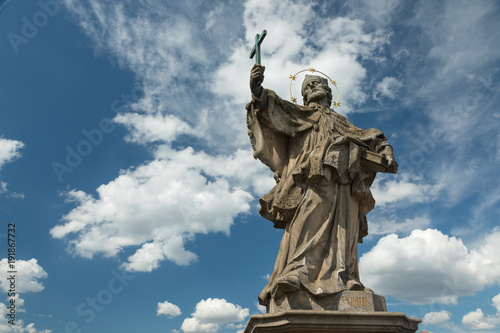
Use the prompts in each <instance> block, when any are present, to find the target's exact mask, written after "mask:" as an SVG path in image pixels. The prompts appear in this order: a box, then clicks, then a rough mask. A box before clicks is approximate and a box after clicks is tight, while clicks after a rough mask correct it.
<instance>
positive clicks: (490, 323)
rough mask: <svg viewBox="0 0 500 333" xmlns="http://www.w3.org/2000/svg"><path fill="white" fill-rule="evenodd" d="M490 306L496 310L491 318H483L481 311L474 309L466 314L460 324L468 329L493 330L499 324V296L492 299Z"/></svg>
mask: <svg viewBox="0 0 500 333" xmlns="http://www.w3.org/2000/svg"><path fill="white" fill-rule="evenodd" d="M492 305H493V306H494V307H495V308H496V310H497V313H496V314H495V315H492V316H486V317H485V316H484V313H483V310H481V309H476V311H472V312H469V313H467V314H466V315H465V316H463V318H462V324H463V325H464V326H465V327H466V328H469V329H473V330H484V329H493V328H496V327H497V325H499V324H500V294H498V295H496V296H495V297H493V299H492Z"/></svg>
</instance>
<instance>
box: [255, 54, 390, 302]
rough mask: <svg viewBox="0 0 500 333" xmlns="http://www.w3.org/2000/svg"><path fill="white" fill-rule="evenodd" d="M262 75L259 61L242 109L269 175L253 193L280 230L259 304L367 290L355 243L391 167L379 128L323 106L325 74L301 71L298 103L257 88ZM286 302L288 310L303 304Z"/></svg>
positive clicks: (327, 99)
mask: <svg viewBox="0 0 500 333" xmlns="http://www.w3.org/2000/svg"><path fill="white" fill-rule="evenodd" d="M263 81H264V67H263V66H261V65H258V64H256V65H254V66H253V68H252V70H251V75H250V89H251V92H252V101H251V102H250V103H249V104H248V105H247V107H246V109H247V111H248V113H247V124H248V129H249V131H248V133H249V136H250V141H251V143H252V148H253V150H254V157H255V158H259V159H260V160H261V161H262V162H263V163H264V164H266V165H267V166H269V168H271V170H272V171H273V172H274V178H275V180H276V186H275V187H274V188H273V189H272V190H271V191H270V192H269V193H268V194H266V195H264V196H263V197H262V198H261V199H260V203H261V210H260V214H261V215H262V216H263V217H265V218H266V219H268V220H270V221H272V222H273V223H274V226H275V227H276V228H281V229H285V231H284V235H283V239H282V241H281V245H280V249H279V253H278V257H277V259H276V264H275V266H274V271H273V273H272V275H271V278H270V280H269V283H268V284H267V285H266V287H265V288H264V290H263V291H262V292H261V293H260V295H259V303H260V304H262V305H265V306H267V309H268V312H274V311H278V310H273V309H282V307H281V308H280V304H282V303H283V300H284V299H285V298H286V297H289V296H290V295H292V294H293V293H297V292H299V291H300V292H301V293H300V295H299V296H298V297H299V298H304V297H306V298H307V297H310V298H314V299H325V297H326V296H329V295H333V294H335V293H338V292H341V291H346V290H353V291H368V292H371V290H369V289H368V288H365V287H364V286H363V284H362V283H361V281H360V279H359V272H358V254H357V243H358V242H362V239H363V237H364V236H366V235H367V234H368V226H367V220H366V214H368V212H370V211H371V210H372V209H373V207H374V205H375V200H374V199H373V196H372V194H371V192H370V185H371V184H372V182H373V180H374V178H375V174H376V172H396V170H397V163H396V162H395V161H394V157H393V152H392V147H391V146H390V145H389V144H388V143H387V140H386V138H385V136H384V134H383V133H382V132H381V131H379V130H377V129H368V130H363V129H360V128H358V127H356V126H354V125H352V124H351V123H350V122H349V121H348V120H347V118H346V117H344V116H342V115H340V114H338V113H336V112H335V111H333V110H332V109H330V105H331V102H332V90H331V89H330V87H329V86H328V81H327V80H326V79H324V78H322V77H320V76H315V75H306V78H305V79H304V82H303V84H302V95H303V98H304V106H298V105H296V104H294V103H291V102H288V101H285V100H283V99H281V98H280V97H279V96H278V95H276V93H275V92H273V91H272V90H268V89H264V88H262V86H261V84H262V82H263ZM318 302H319V301H318ZM288 303H290V304H289V305H288V307H289V308H302V305H300V304H308V303H307V300H306V301H305V303H304V301H303V300H301V299H299V300H298V301H297V302H295V303H294V302H291V301H289V302H288ZM288 303H287V304H288ZM293 304H298V305H293Z"/></svg>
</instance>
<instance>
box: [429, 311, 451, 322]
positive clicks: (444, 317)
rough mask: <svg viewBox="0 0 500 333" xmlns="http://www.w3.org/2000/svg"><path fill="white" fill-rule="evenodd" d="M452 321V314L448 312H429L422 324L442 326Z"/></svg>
mask: <svg viewBox="0 0 500 333" xmlns="http://www.w3.org/2000/svg"><path fill="white" fill-rule="evenodd" d="M450 319H451V313H450V312H449V311H446V310H443V311H440V312H428V313H426V314H425V316H424V318H423V319H422V323H423V324H425V325H441V324H443V323H445V322H447V321H449V320H450Z"/></svg>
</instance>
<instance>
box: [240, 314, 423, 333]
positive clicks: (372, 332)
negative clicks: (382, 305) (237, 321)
mask: <svg viewBox="0 0 500 333" xmlns="http://www.w3.org/2000/svg"><path fill="white" fill-rule="evenodd" d="M420 322H421V320H420V319H416V318H411V317H406V316H405V315H404V314H403V313H399V312H342V311H311V310H290V311H284V312H276V313H269V314H262V315H253V316H252V317H251V318H250V320H249V322H248V324H247V327H246V329H245V333H265V332H274V333H279V332H283V333H284V332H286V333H313V332H314V333H316V332H320V333H354V332H357V333H361V332H364V333H366V332H369V333H390V332H394V333H396V332H398V333H415V332H416V330H417V329H418V324H419V323H420Z"/></svg>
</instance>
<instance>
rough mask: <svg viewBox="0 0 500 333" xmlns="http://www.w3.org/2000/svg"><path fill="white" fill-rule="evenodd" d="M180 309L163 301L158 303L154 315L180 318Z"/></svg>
mask: <svg viewBox="0 0 500 333" xmlns="http://www.w3.org/2000/svg"><path fill="white" fill-rule="evenodd" d="M181 314H182V313H181V309H179V307H178V306H177V305H175V304H172V303H169V302H168V301H165V302H163V303H161V302H158V309H157V310H156V315H157V316H159V315H164V316H169V317H177V316H180V315H181Z"/></svg>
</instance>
